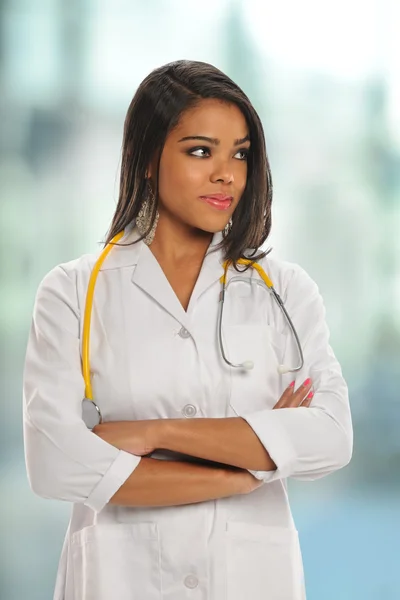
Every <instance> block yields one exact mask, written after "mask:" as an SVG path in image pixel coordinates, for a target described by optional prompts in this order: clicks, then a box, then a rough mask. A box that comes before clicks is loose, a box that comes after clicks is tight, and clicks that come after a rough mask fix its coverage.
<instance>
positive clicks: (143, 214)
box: [136, 180, 160, 246]
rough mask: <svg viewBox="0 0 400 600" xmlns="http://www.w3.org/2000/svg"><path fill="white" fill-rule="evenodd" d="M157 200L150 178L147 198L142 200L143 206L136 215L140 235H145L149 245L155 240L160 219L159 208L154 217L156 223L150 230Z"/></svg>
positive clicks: (145, 240)
mask: <svg viewBox="0 0 400 600" xmlns="http://www.w3.org/2000/svg"><path fill="white" fill-rule="evenodd" d="M155 202H156V197H155V195H154V192H153V190H152V189H151V185H150V183H149V180H147V194H146V198H145V199H144V200H143V202H142V206H141V207H140V210H139V212H138V216H137V217H136V226H137V228H138V230H139V233H140V235H144V236H145V237H144V239H143V241H144V243H145V244H146V245H147V246H150V244H151V243H152V241H153V240H154V235H155V233H156V228H157V223H158V219H159V217H160V215H159V212H158V210H157V211H156V217H155V219H154V223H153V226H152V228H151V229H150V231H149V227H150V223H151V217H152V215H153V211H154V205H155Z"/></svg>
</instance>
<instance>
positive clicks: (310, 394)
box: [306, 392, 314, 400]
mask: <svg viewBox="0 0 400 600" xmlns="http://www.w3.org/2000/svg"><path fill="white" fill-rule="evenodd" d="M313 397H314V392H310V393H309V394H308V396H307V398H306V400H311V398H313Z"/></svg>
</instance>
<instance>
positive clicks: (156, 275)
mask: <svg viewBox="0 0 400 600" xmlns="http://www.w3.org/2000/svg"><path fill="white" fill-rule="evenodd" d="M139 237H140V234H139V232H138V230H137V228H136V227H135V226H133V225H132V224H130V225H128V226H127V227H126V229H125V234H124V236H123V238H121V240H120V242H119V243H121V244H128V243H130V242H133V241H136V240H138V239H139ZM221 240H222V232H217V233H215V234H214V236H213V239H212V241H211V243H210V246H209V248H208V251H207V253H206V256H205V258H204V261H203V264H202V267H201V270H200V274H199V277H198V279H197V281H196V284H195V287H194V290H193V292H192V296H191V298H190V302H189V306H188V310H187V311H185V310H184V309H183V307H182V305H181V303H180V302H179V300H178V298H177V296H176V294H175V292H174V291H173V289H172V287H171V285H170V284H169V282H168V279H167V278H166V276H165V275H164V272H163V270H162V269H161V267H160V265H159V263H158V261H157V259H156V258H155V256H154V255H153V253H152V252H151V250H150V248H149V247H148V246H147V245H146V244H145V243H144V242H143V241H138V242H136V243H135V244H132V245H129V246H115V247H114V248H113V249H112V250H111V252H110V254H109V255H108V256H107V258H106V260H105V261H104V263H103V266H102V269H101V270H107V269H115V268H119V267H127V266H133V267H134V270H133V273H132V277H131V281H132V283H133V284H134V285H137V286H139V287H140V288H141V289H142V290H143V291H145V292H146V293H147V294H149V296H151V297H152V298H153V300H155V301H156V302H157V303H158V304H159V305H160V306H161V307H162V308H163V309H164V310H166V311H167V312H169V313H170V314H171V315H172V316H173V317H174V318H175V319H176V320H177V321H178V322H179V323H181V324H182V325H183V326H184V327H185V328H187V329H188V330H189V331H190V329H191V328H190V322H191V313H192V311H193V309H194V307H195V304H196V302H197V300H198V299H199V298H200V296H201V295H202V294H203V293H204V292H206V290H208V289H209V288H210V286H212V285H213V284H218V280H219V278H220V277H221V275H222V274H223V266H222V265H223V255H222V251H221V250H216V251H214V252H211V250H212V249H213V248H214V247H215V246H216V245H217V244H219V243H220V242H221ZM216 290H217V291H216V294H215V301H216V302H218V293H219V286H217V288H216Z"/></svg>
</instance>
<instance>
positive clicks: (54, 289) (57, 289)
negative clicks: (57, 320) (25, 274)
mask: <svg viewBox="0 0 400 600" xmlns="http://www.w3.org/2000/svg"><path fill="white" fill-rule="evenodd" d="M100 253H101V251H99V252H97V253H93V254H83V255H82V256H80V257H78V258H75V259H73V260H70V261H68V262H64V263H60V264H58V265H56V266H54V267H53V268H52V269H50V271H48V272H47V273H46V274H45V275H44V277H43V278H42V280H41V281H40V283H39V286H38V288H37V293H36V303H37V302H40V301H41V302H45V301H46V300H50V299H51V300H58V301H61V302H64V303H67V304H69V305H70V306H76V308H77V309H78V306H79V296H80V290H81V288H82V286H87V283H88V281H89V278H90V274H91V272H92V270H93V267H94V265H95V263H96V260H97V258H98V257H99V255H100ZM78 310H79V309H78Z"/></svg>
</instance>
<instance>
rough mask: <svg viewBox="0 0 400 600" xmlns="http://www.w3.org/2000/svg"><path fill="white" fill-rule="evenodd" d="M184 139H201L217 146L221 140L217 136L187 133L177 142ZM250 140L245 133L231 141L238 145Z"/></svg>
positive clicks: (184, 140)
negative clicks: (243, 135) (244, 135)
mask: <svg viewBox="0 0 400 600" xmlns="http://www.w3.org/2000/svg"><path fill="white" fill-rule="evenodd" d="M186 140H203V141H205V142H209V143H210V144H213V145H214V146H218V145H219V144H220V143H221V140H219V139H218V138H210V137H206V136H205V135H187V136H186V137H183V138H182V139H180V140H179V141H178V143H179V142H186ZM249 141H250V136H249V135H246V137H244V138H241V139H237V140H235V141H234V142H233V145H234V146H240V145H241V144H244V143H245V142H249Z"/></svg>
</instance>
